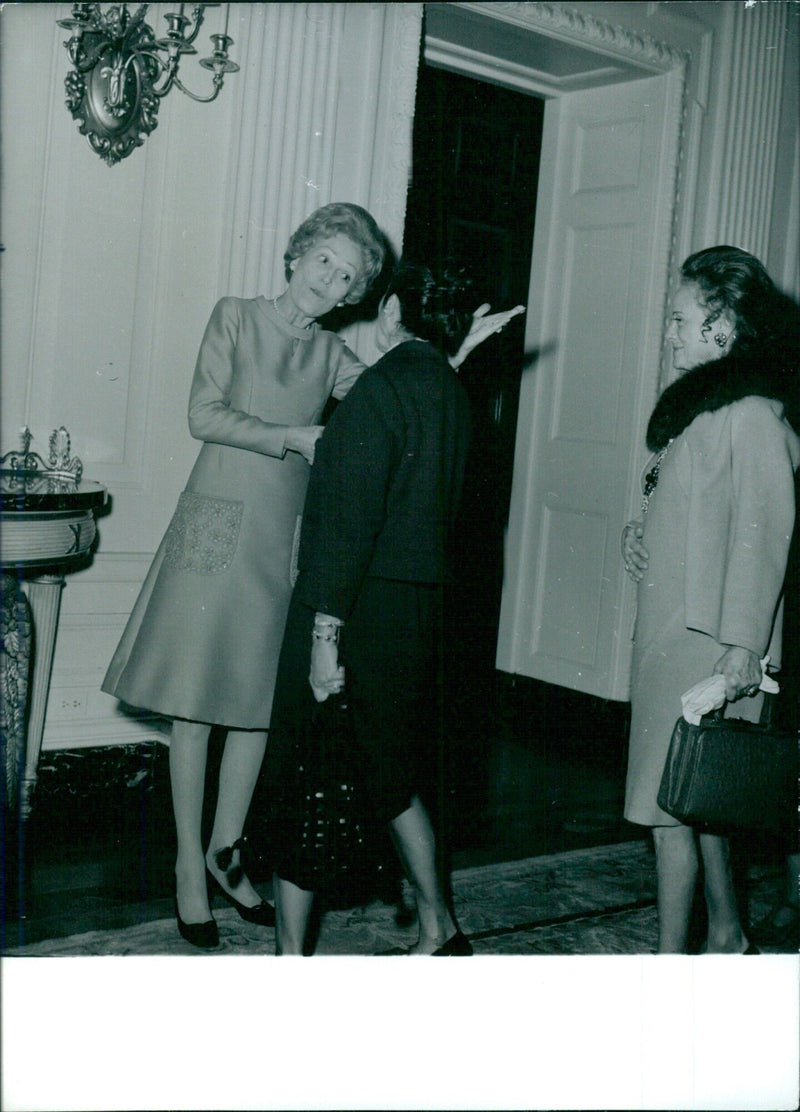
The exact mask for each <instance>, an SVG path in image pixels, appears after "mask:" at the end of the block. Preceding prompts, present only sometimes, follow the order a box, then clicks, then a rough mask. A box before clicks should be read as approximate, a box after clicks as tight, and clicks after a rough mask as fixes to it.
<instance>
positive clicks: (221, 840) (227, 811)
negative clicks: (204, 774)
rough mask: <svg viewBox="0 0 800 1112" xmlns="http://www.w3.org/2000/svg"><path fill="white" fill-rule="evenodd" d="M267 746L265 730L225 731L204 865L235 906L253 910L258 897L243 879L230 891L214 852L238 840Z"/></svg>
mask: <svg viewBox="0 0 800 1112" xmlns="http://www.w3.org/2000/svg"><path fill="white" fill-rule="evenodd" d="M266 746H267V733H266V731H265V730H234V729H229V730H228V736H227V737H226V739H225V748H224V750H223V753H222V763H221V765H220V770H219V794H218V796H217V809H216V812H215V815H214V829H213V830H212V831H211V841H210V843H209V847H208V851H207V853H206V863H207V864H208V868H209V870H210V872H211V874H212V875H213V876H214V877H215V878H216V879H217V880H218V881H219V883H220V884H221V885H222V886H223V888H225V890H226V891H227V892H229V893H230V894H231V895H232V896H233V897H234V898H235V899H237V900H238V901H239V903H241V904H244V906H245V907H255V906H256V905H257V904H260V903H261V897H260V896H259V894H258V892H256V890H255V888H254V887H253V885H252V884H251V883H250V881H249V880H248V879H247V877H246V876H242V879H241V880H240V881H239V883H238V884H237V885H236V887H235V888H232V887H231V885H230V884H229V883H228V882H227V879H226V877H225V871H224V870H222V869H220V868H219V866H218V865H217V862H216V860H215V858H214V853H215V852H216V851H217V850H220V849H223V848H225V847H226V846H232V845H233V843H234V842H235V841H237V840H238V839H239V838H241V836H242V831H243V830H244V823H245V819H246V818H247V812H248V810H249V808H250V802H251V800H252V798H253V791H254V790H255V786H256V783H257V781H258V774H259V772H260V771H261V763H262V761H263V759H264V751H265V749H266ZM231 864H233V865H238V864H239V850H238V849H237V850H235V851H234V854H233V859H232V862H231Z"/></svg>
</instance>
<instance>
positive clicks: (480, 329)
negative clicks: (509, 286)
mask: <svg viewBox="0 0 800 1112" xmlns="http://www.w3.org/2000/svg"><path fill="white" fill-rule="evenodd" d="M490 308H491V305H489V304H488V302H484V304H483V305H479V306H478V308H477V309H476V310H475V312H474V313H473V314H472V325H471V327H470V330H469V332H468V333H467V335H466V338H465V340H464V342H463V344H462V345H461V347H460V348H459V349H458V351H457V352H456V354H455V355H454V356H452V358H451V359H450V365H451V366H452V367H460V366H461V364H462V363H463V362H464V360H465V359H466V358H467V356H468V355H469V354H470V352H473V351H474V350H475V348H476V347H477V346H478V345H479V344H482V343H483V341H484V340H485V339H487V338H488V337H489V336H494V334H495V333H496V332H502V331H503V329H504V328H505V326H506V325H507V324H508V322H509V321H510V320H511V318H512V317H516V316H519V314H520V313H524V312H525V306H524V305H515V306H514V308H513V309H505V310H504V311H503V312H502V313H490V312H489V309H490Z"/></svg>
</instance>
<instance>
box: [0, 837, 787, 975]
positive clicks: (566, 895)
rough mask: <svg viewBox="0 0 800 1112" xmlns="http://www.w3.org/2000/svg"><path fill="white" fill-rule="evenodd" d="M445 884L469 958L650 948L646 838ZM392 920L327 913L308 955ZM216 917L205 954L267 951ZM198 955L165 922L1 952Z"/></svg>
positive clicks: (406, 939)
mask: <svg viewBox="0 0 800 1112" xmlns="http://www.w3.org/2000/svg"><path fill="white" fill-rule="evenodd" d="M452 883H453V896H454V904H455V909H456V914H457V918H458V921H459V924H460V926H461V929H462V930H463V931H464V933H465V934H467V935H468V937H469V938H470V939H471V940H472V943H473V946H474V949H475V953H476V954H517V955H519V954H565V955H566V954H573V955H576V954H588V955H592V954H593V955H600V954H648V953H652V952H653V951H654V949H655V945H656V929H657V924H656V911H655V876H654V869H653V858H652V851H651V849H650V847H649V844H648V843H647V842H644V841H636V842H626V843H623V844H619V845H612V846H602V847H595V848H592V849H585V850H574V851H569V852H565V853H557V854H552V855H549V856H542V857H533V858H529V859H527V860H523V861H514V862H508V863H504V864H499V865H487V866H481V867H478V868H471V869H462V870H460V871H458V872H456V873H454V875H453V878H452ZM779 883H780V874H779V872H778V871H776V870H775V869H774V868H767V867H766V866H757V867H753V868H751V870H750V874H749V876H748V880H747V900H748V905H749V914H750V919H751V921H755V920H757V919H758V918H760V917H761V916H762V915H763V914H765V913H766V912H767V911H768V910H769V908H770V906H771V905H772V904H773V903H774V900H775V895H776V892H777V889H778V886H779ZM262 894H263V895H267V896H268V895H269V892H268V891H264V892H262ZM394 914H395V908H393V907H391V906H388V905H386V904H383V903H380V902H377V901H376V902H375V903H372V904H370V905H369V906H367V907H358V908H349V909H346V910H335V911H327V912H326V913H325V914H324V915H323V916H322V919H321V924H320V928H319V936H318V941H317V945H316V950H315V953H316V954H318V955H334V954H338V955H361V956H364V955H370V954H380V953H381V952H383V951H385V950H388V949H390V948H392V947H396V946H408V945H410V944H411V943H412V942H413V940H414V937H415V932H416V928H415V926H413V925H412V926H410V927H406V928H402V927H398V926H397V925H396V923H395V920H394ZM214 916H215V918H216V920H217V922H218V924H219V930H220V938H221V942H220V947H219V949H218V950H215V951H213V952H212V954H210V955H208V956H214V955H217V954H226V955H229V956H231V955H237V954H238V955H243V956H253V955H258V954H273V953H274V949H275V934H274V931H273V930H267V929H265V928H263V927H258V926H255V925H252V924H249V923H246V922H244V921H243V920H242V919H240V918H239V916H238V915H237V914H236V912H235V911H234V910H233V909H231V908H229V907H227V906H226V905H225V904H223V903H222V902H221V901H220V900H217V901H216V903H215V907H214ZM198 953H199V952H198V951H197V950H196V949H194V948H193V947H191V946H189V945H188V944H187V943H186V942H184V941H183V939H181V938H180V936H179V935H178V932H177V929H176V926H175V921H174V919H172V918H168V919H158V920H155V921H151V922H145V923H140V924H138V925H136V926H132V927H126V928H123V929H119V930H100V931H89V932H86V933H83V934H75V935H72V936H70V937H68V938H59V939H51V940H47V941H42V942H36V943H32V944H30V945H27V946H21V947H17V948H11V949H8V950H6V956H7V957H61V956H92V955H117V956H122V955H178V954H198ZM204 956H205V955H204Z"/></svg>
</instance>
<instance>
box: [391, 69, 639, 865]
mask: <svg viewBox="0 0 800 1112" xmlns="http://www.w3.org/2000/svg"><path fill="white" fill-rule="evenodd" d="M544 109H545V102H544V101H543V100H540V99H538V98H536V97H532V96H527V95H525V94H523V93H518V92H513V91H511V90H508V89H503V88H500V87H499V86H496V85H491V84H487V83H485V82H482V81H477V80H474V79H472V78H468V77H463V76H461V75H458V74H454V73H449V72H447V71H444V70H440V69H436V68H434V67H432V66H428V65H425V64H422V65H421V66H420V71H419V81H418V86H417V100H416V112H415V118H414V145H413V175H412V182H411V186H410V189H409V194H408V207H407V215H406V226H405V234H404V242H403V253H404V254H405V255H406V256H409V257H413V258H417V259H420V260H422V261H426V262H431V263H436V264H441V263H442V262H443V261H444V260H445V259H446V258H448V257H449V258H453V259H455V260H456V261H457V262H458V263H460V264H461V265H463V266H465V267H466V268H467V269H468V270H469V271H470V273H471V274H472V276H473V278H474V280H475V283H476V287H477V288H476V294H477V297H476V306H477V305H478V304H479V303H481V302H483V301H487V302H489V303H490V304H491V305H492V306H493V307H494V308H496V309H501V308H509V307H511V306H513V305H515V304H523V305H524V304H526V303H527V301H528V287H529V284H530V274H531V255H532V248H533V232H534V218H535V212H536V195H537V186H538V176H539V159H540V154H541V143H542V132H543V126H544ZM524 334H525V318H524V317H517V318H516V319H515V320H514V321H512V323H511V324H510V325H509V327H508V328H506V329H505V330H504V331H503V332H502V333H501V334H499V335H497V336H494V337H492V338H491V339H489V340H487V341H486V342H485V344H483V345H482V346H481V347H480V348H479V349H478V350H477V351H476V352H475V353H474V354H473V355H471V356H470V358H469V359H468V360H467V361H466V363H465V364H464V366H463V367H462V368H461V370H460V375H461V378H462V381H463V382H464V385H465V387H466V389H467V391H468V393H469V396H470V400H471V402H472V411H473V420H474V434H473V444H472V450H471V453H470V459H469V464H468V469H467V475H466V482H465V490H464V496H463V501H462V508H461V512H460V517H459V523H458V533H459V536H458V554H459V565H458V568H457V569H456V574H457V581H456V584H455V589H454V591H453V593H452V605H451V606H450V608H449V609H450V618H451V627H450V635H449V636H448V639H447V644H446V646H445V663H446V676H445V712H444V713H445V718H446V728H445V731H444V733H445V742H444V749H443V751H442V752H440V753H439V754H438V759H439V767H438V769H437V770H435V771H436V772H437V773H438V775H436V776H433V775H432V776H431V779H430V782H431V783H438V784H439V785H440V790H439V793H438V798H437V799H435V800H434V799H430V800H429V802H430V803H431V804H432V810H434V811H435V812H436V814H437V816H438V822H439V824H440V826H441V827H443V828H444V830H445V833H446V839H445V840H446V842H447V843H448V844H449V846H450V849H451V851H452V852H453V855H454V856H453V860H454V861H456V862H461V861H468V862H469V863H477V862H479V861H485V860H503V859H506V860H507V859H509V858H513V857H523V856H526V855H528V854H530V853H542V852H552V851H554V850H557V849H562V848H566V847H570V846H573V845H576V844H583V845H590V844H597V843H603V842H614V841H621V840H623V839H624V838H628V837H633V836H636V835H637V832H636V829H635V828H633V827H630V826H628V825H627V824H625V823H624V821H623V820H622V816H621V812H622V792H623V785H624V762H625V740H626V734H627V706H626V705H624V704H620V703H613V704H612V703H608V702H605V701H603V700H598V699H594V698H592V697H590V696H586V695H583V694H581V693H579V692H575V691H569V690H567V689H566V688H561V687H554V686H552V685H549V684H544V683H538V682H536V681H534V680H529V679H524V678H518V677H516V678H515V677H510V676H507V675H505V674H503V673H500V672H498V671H496V669H495V652H496V648H497V631H498V622H499V615H500V599H501V592H502V583H503V563H504V559H503V557H504V552H503V549H504V540H505V531H506V526H507V523H508V512H509V500H510V495H511V480H512V473H513V465H514V443H515V438H516V426H517V413H518V402H519V386H520V378H521V374H522V369H523V362H524V358H525V357H524ZM433 771H434V770H432V772H433Z"/></svg>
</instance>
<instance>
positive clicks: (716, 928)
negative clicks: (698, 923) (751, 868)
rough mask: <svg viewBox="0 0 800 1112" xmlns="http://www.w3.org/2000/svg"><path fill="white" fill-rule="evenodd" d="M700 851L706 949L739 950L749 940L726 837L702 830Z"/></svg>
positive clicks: (743, 948)
mask: <svg viewBox="0 0 800 1112" xmlns="http://www.w3.org/2000/svg"><path fill="white" fill-rule="evenodd" d="M700 852H701V853H702V855H703V866H704V868H705V896H706V904H707V906H708V943H707V946H706V953H709V954H740V953H742V952H743V951H744V950H746V949H747V945H748V941H747V938H746V937H745V934H744V931H743V930H742V924H741V921H740V919H739V908H738V905H737V903H736V892H735V890H734V886H733V874H732V872H731V860H730V844H729V842H728V839H727V838H722V837H720V836H719V835H718V834H701V835H700Z"/></svg>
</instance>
